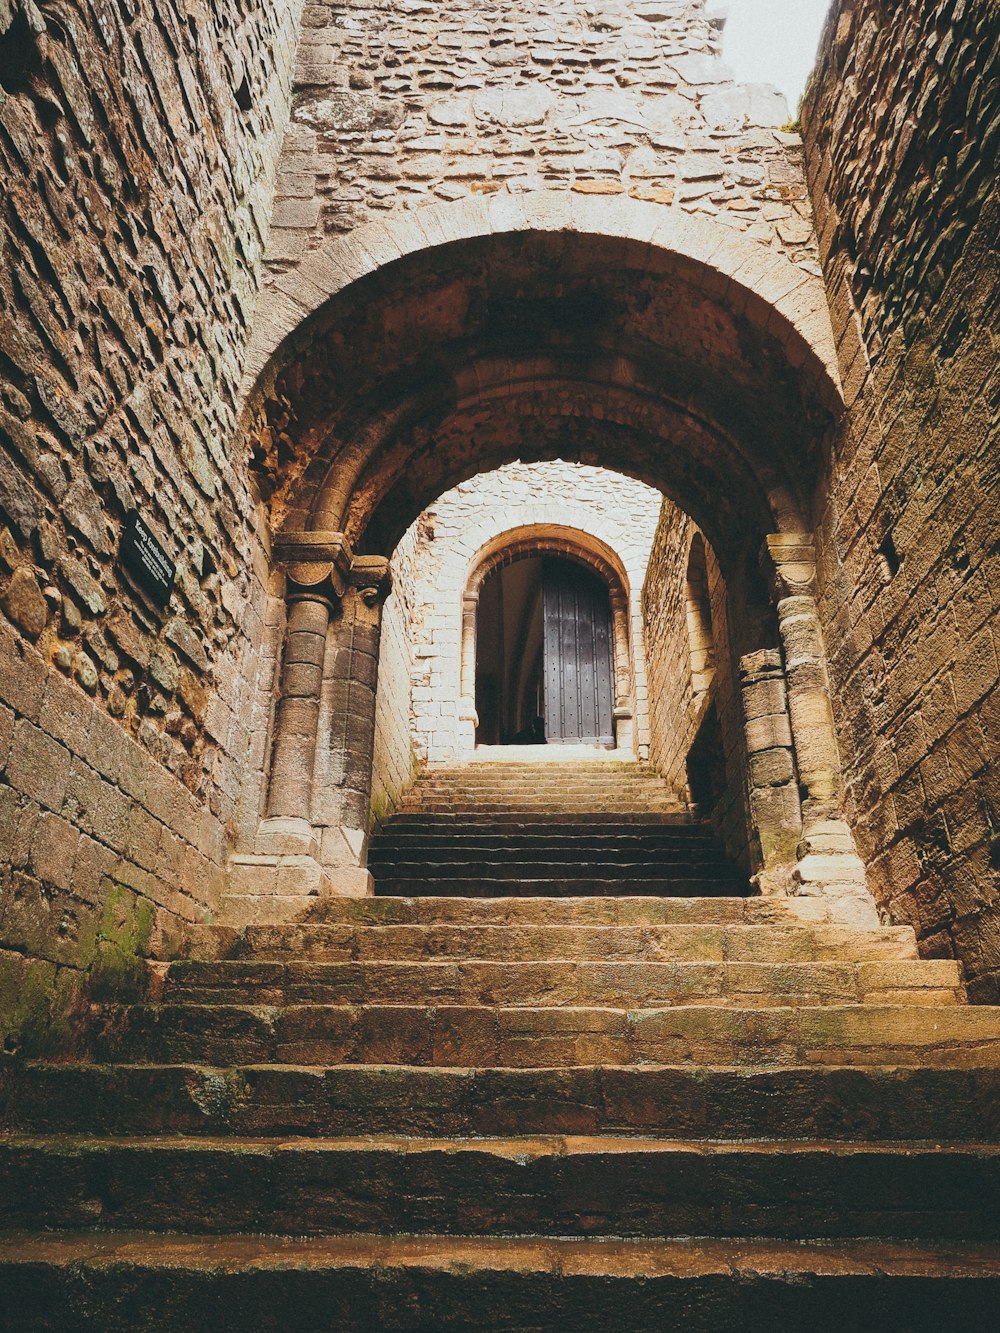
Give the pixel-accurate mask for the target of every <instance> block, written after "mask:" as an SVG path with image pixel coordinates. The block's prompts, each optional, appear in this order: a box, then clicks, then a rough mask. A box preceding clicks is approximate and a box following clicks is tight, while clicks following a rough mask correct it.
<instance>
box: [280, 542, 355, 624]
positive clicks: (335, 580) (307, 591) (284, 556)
mask: <svg viewBox="0 0 1000 1333" xmlns="http://www.w3.org/2000/svg"><path fill="white" fill-rule="evenodd" d="M274 558H275V560H276V561H277V562H278V563H279V564H281V565H282V566H283V567H284V570H285V575H286V577H287V579H288V594H287V596H288V599H289V600H290V601H291V600H294V599H296V598H299V597H314V598H319V599H322V600H323V601H327V602H329V603H330V604H331V606H335V605H336V604H337V603H338V602H339V601H340V599H341V598H342V597H343V595H344V591H345V589H346V588H347V586H348V580H349V578H350V573H351V566H352V564H353V563H354V559H355V557H354V552H353V551H352V550H351V544H350V542H349V541H348V540H347V538H346V537H345V536H344V534H343V533H342V532H283V533H281V535H280V536H279V537H277V538H276V539H275V542H274Z"/></svg>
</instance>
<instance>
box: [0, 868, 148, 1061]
mask: <svg viewBox="0 0 1000 1333" xmlns="http://www.w3.org/2000/svg"><path fill="white" fill-rule="evenodd" d="M155 918H156V908H155V906H154V904H153V903H152V902H150V901H149V899H148V898H143V897H141V896H139V895H137V894H135V893H133V892H132V891H131V890H129V889H127V888H124V887H123V886H121V885H115V886H113V887H112V888H111V889H110V891H109V893H108V896H107V898H106V899H105V902H104V905H103V909H102V910H101V913H100V916H99V917H97V918H96V919H95V921H94V923H93V924H92V925H91V927H90V928H89V929H88V930H86V931H85V932H82V933H81V935H80V937H79V938H78V939H77V941H76V942H75V944H74V947H73V949H72V950H71V951H70V952H69V953H68V954H67V953H66V952H65V951H63V952H62V953H61V956H60V958H59V960H58V962H56V961H54V960H52V959H47V958H30V957H27V956H25V955H24V954H22V953H18V952H16V951H13V950H8V949H0V1058H2V1059H6V1060H11V1059H17V1058H25V1059H27V1058H32V1057H36V1056H43V1055H57V1054H66V1053H69V1052H71V1051H72V1050H73V1049H74V1048H76V1047H78V1045H79V1043H80V1041H81V1039H82V1037H83V1035H84V1032H85V1030H86V1025H87V1018H88V1013H89V1006H90V1004H91V1002H93V1001H97V1000H108V999H114V1000H116V1001H120V1002H128V1001H130V1000H136V999H138V998H139V997H140V996H141V994H142V992H143V988H144V984H145V976H146V964H145V959H146V956H147V955H148V953H149V947H150V941H151V939H152V935H153V927H154V924H155Z"/></svg>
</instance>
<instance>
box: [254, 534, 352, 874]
mask: <svg viewBox="0 0 1000 1333" xmlns="http://www.w3.org/2000/svg"><path fill="white" fill-rule="evenodd" d="M274 554H275V558H276V559H277V561H278V562H279V563H281V564H282V565H284V568H285V579H286V592H285V597H286V601H287V603H288V622H287V628H286V632H285V645H284V654H283V658H282V667H281V695H280V698H279V700H278V706H277V709H276V712H275V723H274V743H273V746H272V751H271V780H270V784H269V788H268V800H267V814H268V821H271V820H280V821H286V824H285V829H284V831H285V833H287V834H288V835H289V836H294V835H295V834H298V835H299V838H300V839H304V840H305V843H306V845H304V846H301V847H300V848H299V850H301V851H306V850H308V844H309V843H311V838H312V835H311V828H312V814H313V810H312V796H313V774H314V769H315V764H316V739H317V734H318V726H319V713H320V692H321V689H322V684H323V670H324V664H325V661H326V645H327V634H328V630H329V625H330V616H331V614H332V612H333V610H334V608H335V607H336V605H337V603H338V602H339V599H340V597H341V596H342V594H343V592H344V589H345V587H346V584H347V576H348V574H349V572H350V568H351V561H352V554H351V548H350V545H349V544H348V542H347V540H346V538H344V537H343V535H342V534H341V533H323V532H300V533H292V534H287V535H284V536H283V537H282V538H280V539H279V541H277V542H276V543H275V552H274ZM265 831H266V830H265ZM270 831H271V832H273V833H276V834H277V833H279V832H280V831H281V830H280V829H279V828H278V827H275V826H272V828H271V830H270Z"/></svg>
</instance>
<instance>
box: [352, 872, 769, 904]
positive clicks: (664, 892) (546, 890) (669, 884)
mask: <svg viewBox="0 0 1000 1333" xmlns="http://www.w3.org/2000/svg"><path fill="white" fill-rule="evenodd" d="M373 879H374V881H375V892H376V893H388V894H391V895H393V896H398V895H400V894H402V895H406V894H419V893H426V894H430V895H431V896H432V897H434V896H443V895H446V894H448V893H453V894H456V895H457V896H458V897H460V898H490V897H493V896H494V895H498V896H501V897H517V896H519V895H520V896H523V897H532V896H535V895H538V896H541V897H543V898H546V897H555V896H558V895H560V894H565V895H566V896H567V897H570V898H576V897H579V896H581V895H584V894H588V893H592V894H593V895H594V896H595V897H597V898H600V897H604V896H606V895H608V894H613V893H614V892H615V891H616V890H620V891H622V892H624V893H628V894H632V895H634V894H640V893H644V892H645V893H651V894H653V895H655V896H656V897H668V896H669V895H670V894H672V893H675V894H676V895H677V896H678V897H679V898H688V897H691V896H692V895H694V894H703V895H705V896H708V895H710V894H712V893H718V894H719V895H720V896H722V897H728V896H729V895H730V894H733V893H736V892H737V891H738V890H739V887H740V885H739V883H738V882H734V880H733V879H732V878H726V879H717V880H712V879H708V878H702V877H698V878H693V877H692V878H686V879H681V878H676V879H675V878H667V877H665V876H663V875H662V874H660V875H651V876H649V877H643V876H642V875H623V876H622V877H621V878H620V879H619V878H617V877H615V876H613V875H605V876H604V877H603V878H600V879H585V878H581V877H580V876H579V875H573V876H569V875H566V876H559V875H555V876H549V877H547V878H545V879H528V878H523V877H522V878H510V877H508V876H506V875H496V876H492V877H490V876H485V875H482V876H478V877H476V878H466V877H464V876H456V875H427V874H411V875H401V876H395V875H386V874H383V873H382V872H381V871H379V872H378V873H375V872H374V871H373ZM747 892H748V893H749V892H750V886H749V885H747Z"/></svg>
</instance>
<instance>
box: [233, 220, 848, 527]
mask: <svg viewBox="0 0 1000 1333" xmlns="http://www.w3.org/2000/svg"><path fill="white" fill-rule="evenodd" d="M273 372H274V373H273V375H271V376H270V377H265V381H262V383H268V384H269V390H268V392H266V393H265V394H264V401H265V406H266V410H267V414H268V428H267V430H265V431H263V432H261V435H260V437H259V438H260V442H261V448H260V450H259V455H260V458H261V460H262V465H263V468H264V471H265V472H266V473H269V478H268V481H269V485H268V486H267V489H268V490H269V491H271V492H272V495H273V499H272V504H273V509H274V520H275V523H276V525H286V526H294V527H298V526H311V527H316V528H335V529H341V528H342V529H344V530H346V531H347V532H348V533H349V535H350V536H351V537H352V539H353V540H354V541H355V542H356V543H357V545H359V546H360V547H362V548H364V549H368V550H375V549H381V550H383V551H385V550H388V549H391V547H392V545H393V544H394V543H395V541H396V540H398V537H399V536H400V534H401V533H402V532H403V531H404V530H405V528H406V527H407V526H408V524H409V523H410V522H411V521H412V519H413V518H414V517H416V515H417V514H418V513H419V512H420V511H421V510H422V509H423V508H424V507H426V505H427V504H428V503H430V502H431V501H432V500H433V499H435V498H436V496H437V495H439V494H440V493H441V492H442V491H444V490H446V489H447V488H448V487H449V486H452V485H454V484H456V483H457V482H458V481H460V480H462V479H464V478H466V477H468V476H471V475H474V474H475V473H477V472H479V471H482V470H483V469H485V468H492V467H496V466H498V465H500V464H502V463H504V462H508V461H511V460H513V459H515V458H522V459H542V458H553V457H561V458H566V459H572V460H578V461H586V462H590V463H596V464H601V465H604V466H607V467H612V468H616V469H618V470H619V471H623V472H627V473H629V474H631V475H634V476H636V477H639V478H641V479H642V480H643V481H645V482H648V483H649V484H651V485H654V486H657V487H658V488H660V489H661V490H663V491H664V492H666V493H667V494H669V495H670V496H671V497H672V498H674V499H675V500H676V501H677V503H679V504H680V505H682V507H683V508H685V509H686V510H687V511H688V512H689V513H691V514H692V515H693V516H694V517H695V519H696V521H697V522H698V523H699V525H700V526H702V527H703V528H704V529H705V531H706V532H707V533H709V534H710V535H711V537H712V540H713V544H714V545H716V549H717V550H719V551H720V554H721V553H722V551H723V550H724V548H725V546H726V545H728V544H729V542H730V541H731V540H732V539H733V538H735V537H737V536H738V535H746V536H752V535H753V534H754V533H755V532H756V533H760V532H762V531H765V530H767V529H768V528H771V527H775V526H778V527H780V526H794V525H796V524H797V523H800V522H801V521H802V517H803V515H804V514H806V513H807V512H808V509H809V505H810V500H811V496H812V492H813V488H814V485H815V480H816V476H817V472H818V468H819V463H820V458H821V451H822V444H823V439H824V435H825V432H826V431H827V430H828V428H829V426H830V424H831V422H832V419H833V415H834V413H835V412H836V408H837V402H838V399H837V395H836V393H835V390H834V388H833V386H832V384H831V381H830V379H829V377H828V376H827V374H826V372H825V369H824V366H823V362H822V360H821V359H820V358H819V357H816V356H812V355H810V353H809V349H808V347H806V346H805V344H804V343H803V342H802V339H801V338H800V337H799V336H798V334H797V333H795V331H794V329H792V328H791V326H789V325H788V323H787V321H786V320H785V319H784V317H783V316H781V315H780V314H778V313H777V312H776V310H775V308H774V307H773V306H771V305H769V304H768V303H767V302H765V301H764V300H763V299H761V298H760V297H758V296H756V295H755V294H754V293H753V292H752V291H750V290H749V289H747V288H745V287H742V286H740V284H739V283H738V282H735V281H734V280H733V279H731V278H723V277H722V276H720V273H719V272H718V271H717V270H716V269H714V268H712V267H711V266H709V265H706V264H704V263H699V262H696V261H694V260H692V259H691V258H690V257H687V256H684V255H678V254H671V253H668V252H666V251H661V250H656V249H655V248H653V247H651V246H650V245H649V244H648V243H647V244H640V243H639V242H630V241H628V240H625V239H623V238H621V237H607V236H599V235H578V234H575V233H567V232H517V233H510V234H504V235H499V236H497V235H494V236H488V237H474V238H472V239H469V240H463V241H456V242H452V243H450V244H447V245H439V246H436V247H434V248H433V249H426V250H423V251H417V252H415V253H413V254H410V255H408V256H406V257H405V258H401V259H398V260H397V261H395V262H394V263H389V264H387V265H386V266H384V267H381V268H379V269H377V270H375V271H374V272H372V273H370V274H369V275H368V276H367V277H364V278H361V279H360V280H358V281H356V282H353V283H351V284H350V285H348V286H346V287H345V288H344V289H343V290H342V291H340V292H339V293H338V294H337V295H336V296H334V297H332V298H331V299H330V300H329V301H327V302H326V303H325V304H323V305H321V306H319V307H318V308H317V310H316V311H315V313H314V314H313V315H312V316H310V317H309V318H308V319H307V320H306V321H304V322H303V324H302V325H301V326H299V327H298V328H297V329H296V330H295V331H294V333H293V335H292V336H291V337H290V338H289V339H288V340H287V342H286V343H285V345H283V347H282V349H281V352H280V356H279V359H278V361H276V362H275V365H274V367H273ZM726 538H728V540H727V539H726Z"/></svg>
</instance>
